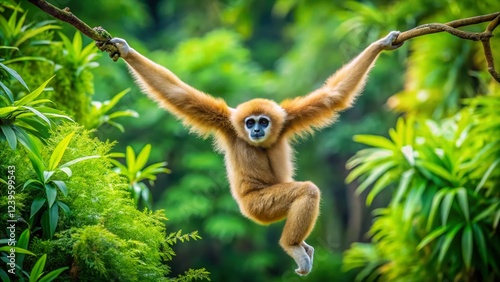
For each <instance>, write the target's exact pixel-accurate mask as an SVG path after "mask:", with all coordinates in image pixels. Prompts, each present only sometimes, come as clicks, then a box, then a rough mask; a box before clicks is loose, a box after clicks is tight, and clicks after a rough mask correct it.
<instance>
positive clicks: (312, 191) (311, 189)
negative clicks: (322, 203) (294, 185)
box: [304, 181, 321, 200]
mask: <svg viewBox="0 0 500 282" xmlns="http://www.w3.org/2000/svg"><path fill="white" fill-rule="evenodd" d="M304 183H305V185H306V195H308V196H309V197H311V198H312V199H318V200H319V198H320V197H321V191H320V190H319V188H318V186H316V185H315V184H314V183H312V182H311V181H306V182H304Z"/></svg>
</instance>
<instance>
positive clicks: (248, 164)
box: [224, 138, 293, 185]
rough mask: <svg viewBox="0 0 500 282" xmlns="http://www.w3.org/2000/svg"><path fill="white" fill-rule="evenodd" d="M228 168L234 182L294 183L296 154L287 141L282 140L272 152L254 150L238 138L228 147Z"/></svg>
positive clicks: (255, 148) (254, 147)
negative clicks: (294, 157) (294, 156)
mask: <svg viewBox="0 0 500 282" xmlns="http://www.w3.org/2000/svg"><path fill="white" fill-rule="evenodd" d="M227 145H229V146H227V148H226V150H224V151H225V152H224V153H225V158H226V168H227V171H228V176H229V178H230V181H231V182H232V183H231V185H237V183H233V182H235V181H236V182H242V181H243V182H245V181H248V182H251V183H261V184H263V185H273V184H277V183H284V182H291V181H293V178H292V177H293V156H292V154H293V151H292V149H291V147H290V145H289V144H288V142H286V140H284V139H283V140H278V142H276V143H275V144H274V145H273V146H272V147H270V148H260V147H256V146H252V145H250V144H248V143H247V142H245V141H244V140H241V139H239V138H235V139H234V140H232V142H231V143H229V144H227Z"/></svg>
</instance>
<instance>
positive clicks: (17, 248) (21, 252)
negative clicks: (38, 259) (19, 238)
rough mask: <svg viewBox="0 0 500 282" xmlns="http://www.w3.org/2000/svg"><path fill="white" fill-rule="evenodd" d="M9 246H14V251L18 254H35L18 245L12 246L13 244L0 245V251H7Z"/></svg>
mask: <svg viewBox="0 0 500 282" xmlns="http://www.w3.org/2000/svg"><path fill="white" fill-rule="evenodd" d="M11 248H14V249H15V250H16V253H19V254H26V255H30V256H36V255H35V254H34V253H32V252H30V251H28V250H26V249H23V248H20V247H14V246H3V247H0V252H6V253H9V252H10V249H11Z"/></svg>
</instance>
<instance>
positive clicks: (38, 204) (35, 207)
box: [30, 198, 47, 219]
mask: <svg viewBox="0 0 500 282" xmlns="http://www.w3.org/2000/svg"><path fill="white" fill-rule="evenodd" d="M46 201H47V200H46V199H44V198H36V199H34V200H33V202H32V203H31V213H30V219H31V218H33V217H35V215H36V214H37V213H38V211H39V210H40V209H41V208H42V207H43V205H44V204H45V202H46Z"/></svg>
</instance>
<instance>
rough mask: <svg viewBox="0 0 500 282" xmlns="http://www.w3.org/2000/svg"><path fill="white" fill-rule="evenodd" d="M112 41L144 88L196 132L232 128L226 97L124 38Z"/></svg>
mask: <svg viewBox="0 0 500 282" xmlns="http://www.w3.org/2000/svg"><path fill="white" fill-rule="evenodd" d="M110 42H111V43H113V44H114V45H115V46H116V47H117V48H118V51H119V52H120V56H121V57H122V58H123V59H124V60H125V61H126V62H127V64H128V66H129V68H130V70H131V72H132V74H133V75H134V77H135V78H136V80H137V83H138V84H139V86H140V87H141V88H142V90H143V91H144V92H145V93H146V94H147V95H148V96H149V97H151V98H152V99H154V100H156V101H158V102H159V103H160V104H161V105H162V106H163V107H164V108H166V109H167V110H168V111H170V112H171V113H172V114H174V115H175V116H176V117H179V118H181V119H182V120H183V121H184V123H185V124H187V125H189V126H191V127H192V128H193V130H194V131H195V132H197V133H199V134H200V135H202V136H206V135H208V134H210V133H212V132H214V131H217V130H223V131H224V130H228V129H229V128H231V122H230V118H229V117H230V108H229V107H228V106H227V104H226V102H225V101H224V100H222V99H216V98H214V97H212V96H210V95H207V94H205V93H203V92H201V91H199V90H197V89H195V88H193V87H191V86H189V85H188V84H186V83H184V82H182V81H181V80H180V79H179V78H178V77H177V76H176V75H175V74H173V73H172V72H171V71H170V70H168V69H166V68H165V67H162V66H160V65H158V64H157V63H155V62H153V61H151V60H149V59H148V58H146V57H144V56H143V55H141V54H140V53H138V52H137V51H135V50H134V49H133V48H131V47H130V46H129V45H128V44H127V41H125V40H124V39H121V38H113V39H111V40H110Z"/></svg>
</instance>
